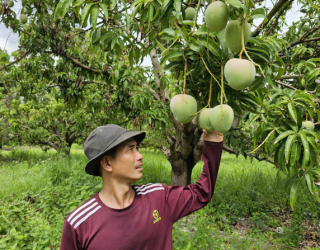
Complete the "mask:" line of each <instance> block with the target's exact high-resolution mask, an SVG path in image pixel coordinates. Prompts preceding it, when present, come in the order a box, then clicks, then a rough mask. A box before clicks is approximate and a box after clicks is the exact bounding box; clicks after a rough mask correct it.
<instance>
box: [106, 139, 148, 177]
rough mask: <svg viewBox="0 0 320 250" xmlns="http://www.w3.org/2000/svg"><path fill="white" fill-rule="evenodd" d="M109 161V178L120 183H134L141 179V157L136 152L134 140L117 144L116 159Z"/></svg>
mask: <svg viewBox="0 0 320 250" xmlns="http://www.w3.org/2000/svg"><path fill="white" fill-rule="evenodd" d="M109 159H110V165H111V167H112V171H111V172H109V173H110V174H111V175H110V176H111V178H113V179H117V180H118V181H120V182H126V183H128V182H129V183H134V182H135V181H137V180H140V179H141V178H142V177H143V174H142V168H138V167H139V166H140V165H141V164H142V159H143V155H142V154H140V153H139V151H138V145H137V142H136V141H135V139H133V138H131V139H129V140H127V141H124V142H122V143H121V144H119V146H118V148H117V153H116V159H112V158H110V157H108V160H109Z"/></svg>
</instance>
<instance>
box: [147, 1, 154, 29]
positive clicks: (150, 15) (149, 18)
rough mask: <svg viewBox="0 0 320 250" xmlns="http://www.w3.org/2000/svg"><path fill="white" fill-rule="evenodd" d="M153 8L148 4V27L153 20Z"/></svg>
mask: <svg viewBox="0 0 320 250" xmlns="http://www.w3.org/2000/svg"><path fill="white" fill-rule="evenodd" d="M153 13H154V7H153V5H152V4H149V11H148V25H149V24H150V22H151V21H152V19H153Z"/></svg>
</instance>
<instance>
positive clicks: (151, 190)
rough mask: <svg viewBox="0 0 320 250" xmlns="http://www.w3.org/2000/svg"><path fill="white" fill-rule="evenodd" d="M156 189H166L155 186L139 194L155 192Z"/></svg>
mask: <svg viewBox="0 0 320 250" xmlns="http://www.w3.org/2000/svg"><path fill="white" fill-rule="evenodd" d="M156 190H164V187H158V188H153V189H149V190H147V191H145V192H139V193H138V194H147V193H150V192H154V191H156Z"/></svg>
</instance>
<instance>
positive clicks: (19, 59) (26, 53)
mask: <svg viewBox="0 0 320 250" xmlns="http://www.w3.org/2000/svg"><path fill="white" fill-rule="evenodd" d="M30 53H31V52H30V51H27V52H25V53H24V54H23V55H22V56H21V57H20V58H18V59H17V60H15V61H13V62H11V63H9V64H7V65H2V66H1V69H0V71H2V70H4V69H5V68H8V67H10V66H11V65H12V64H15V63H17V62H20V61H21V60H22V59H23V58H25V57H26V56H28V55H29V54H30Z"/></svg>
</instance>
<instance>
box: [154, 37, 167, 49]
mask: <svg viewBox="0 0 320 250" xmlns="http://www.w3.org/2000/svg"><path fill="white" fill-rule="evenodd" d="M156 42H157V44H158V47H159V49H160V50H161V52H163V51H165V50H166V48H165V47H164V46H163V45H162V44H161V43H160V42H159V41H158V40H157V39H156Z"/></svg>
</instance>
